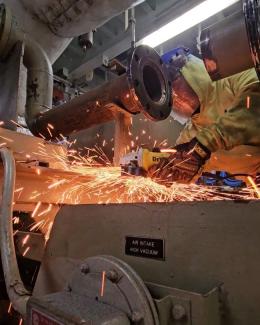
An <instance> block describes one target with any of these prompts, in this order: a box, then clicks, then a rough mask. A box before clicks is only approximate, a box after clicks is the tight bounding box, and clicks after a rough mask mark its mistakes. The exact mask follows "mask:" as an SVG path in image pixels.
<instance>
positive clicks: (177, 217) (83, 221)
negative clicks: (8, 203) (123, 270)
mask: <svg viewBox="0 0 260 325" xmlns="http://www.w3.org/2000/svg"><path fill="white" fill-rule="evenodd" d="M259 207H260V202H196V203H195V202H194V203H192V202H190V203H172V204H167V203H164V204H156V203H154V204H121V205H120V204H115V205H104V206H100V205H99V206H98V205H88V206H85V205H81V206H75V207H73V206H67V207H63V208H62V209H61V210H60V212H59V214H58V215H57V218H56V219H55V222H54V227H53V230H52V233H51V236H50V240H49V242H48V245H47V248H46V251H45V256H44V259H43V263H42V267H41V270H40V274H39V277H38V279H37V283H36V287H35V291H34V294H35V295H42V294H47V293H50V292H54V291H56V290H61V289H62V287H63V285H64V283H65V282H66V281H67V280H68V278H69V277H70V274H71V272H73V270H74V269H75V265H76V264H77V263H79V262H80V260H83V259H85V258H87V257H88V256H95V255H98V254H109V255H114V256H116V257H118V258H121V259H122V260H124V261H125V262H127V263H129V265H130V266H132V267H133V268H134V270H135V271H136V272H137V273H138V274H139V275H140V276H141V277H142V279H143V280H144V281H148V282H153V283H157V284H161V285H166V286H170V287H174V288H180V289H183V290H188V291H193V292H197V293H205V292H207V291H208V290H211V289H212V288H213V287H215V286H218V285H219V284H220V283H222V282H223V283H224V287H225V291H226V292H225V299H224V300H223V302H222V308H223V309H222V310H223V312H224V315H223V318H222V325H233V324H234V325H255V324H258V323H259V322H260V311H259V306H258V301H259V299H260V290H259V287H260V281H259V272H260V263H259V249H258V247H259V246H260V236H259V231H258V230H259V228H260V218H259ZM129 235H131V236H139V237H144V236H146V237H148V238H162V239H164V240H165V255H166V256H165V261H163V260H161V261H160V260H153V259H147V258H142V257H134V256H128V255H125V237H126V236H129ZM50 279H51V280H50Z"/></svg>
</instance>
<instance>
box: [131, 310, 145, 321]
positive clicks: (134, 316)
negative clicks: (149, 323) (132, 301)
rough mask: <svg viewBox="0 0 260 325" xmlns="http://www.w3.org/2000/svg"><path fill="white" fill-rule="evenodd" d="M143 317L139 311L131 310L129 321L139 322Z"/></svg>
mask: <svg viewBox="0 0 260 325" xmlns="http://www.w3.org/2000/svg"><path fill="white" fill-rule="evenodd" d="M142 319H143V315H142V314H141V313H140V311H133V312H132V315H131V321H132V322H133V323H139V322H140V321H141V320H142Z"/></svg>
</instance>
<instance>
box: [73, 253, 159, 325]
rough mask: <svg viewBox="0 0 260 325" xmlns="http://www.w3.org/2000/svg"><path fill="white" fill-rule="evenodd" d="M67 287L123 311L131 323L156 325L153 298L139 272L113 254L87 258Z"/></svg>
mask: <svg viewBox="0 0 260 325" xmlns="http://www.w3.org/2000/svg"><path fill="white" fill-rule="evenodd" d="M68 287H69V288H70V291H71V292H72V293H74V294H77V295H80V296H86V297H88V298H92V299H93V301H99V302H100V303H104V304H107V305H110V306H112V307H114V308H116V309H118V310H120V311H122V312H124V313H125V314H126V315H127V317H128V318H129V320H130V321H131V322H132V323H133V324H139V323H140V324H142V325H159V319H158V314H157V311H156V308H155V305H154V302H153V299H152V297H151V295H150V293H149V291H148V289H147V287H146V286H145V284H144V282H143V281H142V279H141V278H140V277H139V275H138V274H137V273H136V272H135V271H134V270H133V269H132V268H131V267H130V266H129V265H128V264H126V263H124V262H123V261H121V260H119V259H118V258H115V257H113V256H95V257H90V258H88V259H87V260H86V261H85V262H84V263H83V264H82V265H81V267H80V268H79V269H77V270H76V271H75V272H74V274H73V276H72V278H71V280H70V281H69V284H68Z"/></svg>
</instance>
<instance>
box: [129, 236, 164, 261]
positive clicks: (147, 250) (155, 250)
mask: <svg viewBox="0 0 260 325" xmlns="http://www.w3.org/2000/svg"><path fill="white" fill-rule="evenodd" d="M125 254H126V255H132V256H138V257H146V258H154V259H158V260H164V258H165V256H164V240H163V239H155V238H144V237H133V236H126V238H125Z"/></svg>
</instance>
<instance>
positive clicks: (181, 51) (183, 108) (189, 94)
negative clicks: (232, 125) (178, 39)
mask: <svg viewBox="0 0 260 325" xmlns="http://www.w3.org/2000/svg"><path fill="white" fill-rule="evenodd" d="M169 54H171V55H169ZM169 54H166V55H165V58H167V62H166V66H167V69H168V78H169V80H170V81H171V82H172V88H173V105H172V110H173V113H174V114H173V116H174V117H175V118H176V119H177V120H178V116H179V117H181V118H182V119H183V118H190V117H191V116H192V114H193V113H194V112H195V111H196V110H197V109H198V108H199V106H200V102H199V98H198V96H197V94H196V93H195V92H194V90H193V89H192V88H191V87H190V85H189V84H188V82H187V81H186V80H185V78H184V77H183V76H182V74H181V72H180V71H181V69H182V68H183V67H184V66H185V64H186V63H187V61H188V59H189V57H188V56H189V54H190V52H189V50H188V49H186V48H183V47H180V48H178V49H175V50H173V51H172V52H171V53H169Z"/></svg>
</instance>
